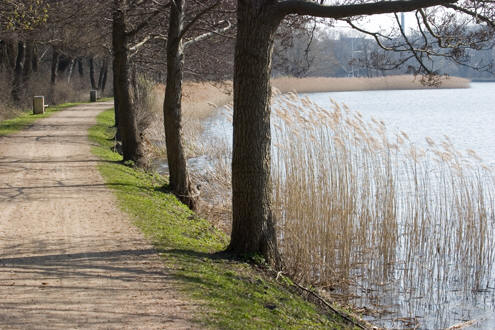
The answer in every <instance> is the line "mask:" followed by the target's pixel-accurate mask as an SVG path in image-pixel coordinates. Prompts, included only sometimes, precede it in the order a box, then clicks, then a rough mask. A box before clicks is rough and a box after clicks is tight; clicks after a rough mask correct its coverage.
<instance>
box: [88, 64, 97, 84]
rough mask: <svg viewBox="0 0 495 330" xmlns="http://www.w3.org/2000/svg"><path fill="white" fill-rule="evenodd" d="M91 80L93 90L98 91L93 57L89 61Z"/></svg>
mask: <svg viewBox="0 0 495 330" xmlns="http://www.w3.org/2000/svg"><path fill="white" fill-rule="evenodd" d="M89 80H90V82H91V89H96V82H95V65H94V60H93V58H92V57H90V59H89Z"/></svg>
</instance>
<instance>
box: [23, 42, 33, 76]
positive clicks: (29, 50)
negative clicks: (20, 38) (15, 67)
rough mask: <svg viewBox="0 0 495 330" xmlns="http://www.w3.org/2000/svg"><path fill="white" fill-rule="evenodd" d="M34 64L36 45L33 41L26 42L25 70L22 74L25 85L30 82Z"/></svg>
mask: <svg viewBox="0 0 495 330" xmlns="http://www.w3.org/2000/svg"><path fill="white" fill-rule="evenodd" d="M33 62H34V45H33V42H32V41H27V42H26V49H25V57H24V70H23V72H22V80H23V82H24V83H27V82H28V81H29V78H31V73H32V72H33Z"/></svg>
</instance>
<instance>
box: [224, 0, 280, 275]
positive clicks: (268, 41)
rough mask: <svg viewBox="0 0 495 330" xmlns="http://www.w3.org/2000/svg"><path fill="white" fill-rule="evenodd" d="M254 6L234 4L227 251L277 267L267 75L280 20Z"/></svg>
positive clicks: (269, 71) (251, 3) (250, 2)
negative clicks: (261, 258) (230, 219)
mask: <svg viewBox="0 0 495 330" xmlns="http://www.w3.org/2000/svg"><path fill="white" fill-rule="evenodd" d="M255 2H256V1H246V2H244V1H239V2H238V8H237V42H236V46H235V65H234V141H233V142H234V145H233V155H232V212H233V214H232V216H233V224H232V235H231V242H230V246H229V250H230V251H232V252H235V253H241V254H261V255H262V256H264V257H265V258H266V260H267V261H268V262H269V263H271V264H273V265H275V266H278V265H279V262H280V260H279V254H278V250H277V237H276V232H275V219H274V217H273V214H272V201H271V199H272V182H271V178H270V166H271V155H270V144H271V134H270V98H271V87H270V73H271V55H272V50H273V39H274V35H275V31H276V29H277V27H278V25H279V24H280V21H281V17H278V16H276V15H273V14H271V13H270V11H269V10H268V9H269V7H268V6H267V5H261V4H259V5H258V6H257V5H256V4H254V3H255ZM261 2H263V1H261ZM256 7H258V8H256ZM260 7H263V8H262V9H260Z"/></svg>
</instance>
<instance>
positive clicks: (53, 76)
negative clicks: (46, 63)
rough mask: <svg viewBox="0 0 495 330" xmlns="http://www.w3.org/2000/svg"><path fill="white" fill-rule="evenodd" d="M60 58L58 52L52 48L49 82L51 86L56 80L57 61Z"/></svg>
mask: <svg viewBox="0 0 495 330" xmlns="http://www.w3.org/2000/svg"><path fill="white" fill-rule="evenodd" d="M59 58H60V54H59V53H58V52H57V51H56V50H55V49H54V50H53V54H52V69H51V77H50V83H51V85H52V86H54V85H55V83H56V82H57V74H58V61H59Z"/></svg>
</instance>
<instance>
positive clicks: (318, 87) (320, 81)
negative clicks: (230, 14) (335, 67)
mask: <svg viewBox="0 0 495 330" xmlns="http://www.w3.org/2000/svg"><path fill="white" fill-rule="evenodd" d="M470 83H471V81H470V80H469V79H466V78H459V77H446V78H442V81H441V82H440V85H439V86H427V85H423V84H422V83H421V81H420V77H414V76H411V75H398V76H385V77H376V78H332V77H329V78H325V77H308V78H293V77H281V78H274V79H272V86H273V87H274V88H276V89H278V90H279V91H280V92H281V93H288V92H295V93H325V92H351V91H370V90H404V89H435V88H469V87H470Z"/></svg>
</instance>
